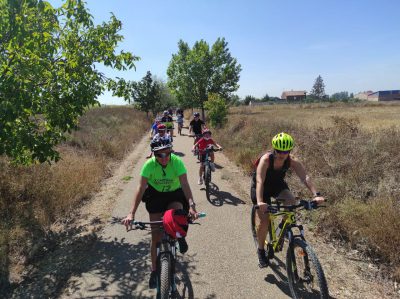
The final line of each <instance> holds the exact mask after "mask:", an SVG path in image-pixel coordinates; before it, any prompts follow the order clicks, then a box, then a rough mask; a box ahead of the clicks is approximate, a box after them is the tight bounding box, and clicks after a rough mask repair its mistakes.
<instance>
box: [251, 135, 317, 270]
mask: <svg viewBox="0 0 400 299" xmlns="http://www.w3.org/2000/svg"><path fill="white" fill-rule="evenodd" d="M293 147H294V140H293V138H292V136H290V135H289V134H287V133H283V132H282V133H279V134H277V135H275V136H274V137H273V138H272V150H271V151H268V152H267V153H265V154H264V155H262V156H261V157H260V158H259V161H258V165H257V170H256V180H255V183H256V186H255V194H254V195H252V201H253V203H254V204H257V205H259V207H260V208H259V210H258V212H257V216H258V218H259V222H260V225H259V226H258V231H257V237H258V251H257V256H258V261H259V266H260V267H266V266H268V258H267V256H266V253H265V249H264V244H265V239H266V236H267V232H268V226H269V217H268V213H266V212H267V208H268V205H270V204H271V197H274V198H275V199H276V200H282V201H283V203H284V205H293V204H295V203H296V199H295V196H294V195H293V194H292V192H290V190H289V187H288V185H287V183H286V182H285V180H284V178H285V175H286V172H287V171H288V170H289V169H293V170H294V172H295V173H296V175H297V176H298V177H299V178H300V180H301V182H303V183H304V185H305V186H306V187H307V188H308V189H309V190H310V191H311V192H312V194H313V196H314V199H313V200H314V201H315V202H316V203H317V204H318V203H321V202H323V201H324V200H325V199H324V198H323V197H322V196H321V194H320V193H319V192H318V191H317V190H318V189H317V188H316V187H315V185H314V184H313V182H312V181H311V178H310V176H308V175H307V173H306V171H305V169H304V166H303V164H302V163H301V162H300V161H299V160H297V159H296V158H295V157H293V156H292V155H291V154H290V152H291V150H292V149H293ZM252 193H253V192H252Z"/></svg>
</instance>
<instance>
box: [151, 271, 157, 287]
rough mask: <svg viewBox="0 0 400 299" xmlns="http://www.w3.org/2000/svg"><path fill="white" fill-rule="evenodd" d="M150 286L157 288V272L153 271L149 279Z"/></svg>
mask: <svg viewBox="0 0 400 299" xmlns="http://www.w3.org/2000/svg"><path fill="white" fill-rule="evenodd" d="M149 288H150V289H155V288H157V272H156V271H151V274H150V279H149Z"/></svg>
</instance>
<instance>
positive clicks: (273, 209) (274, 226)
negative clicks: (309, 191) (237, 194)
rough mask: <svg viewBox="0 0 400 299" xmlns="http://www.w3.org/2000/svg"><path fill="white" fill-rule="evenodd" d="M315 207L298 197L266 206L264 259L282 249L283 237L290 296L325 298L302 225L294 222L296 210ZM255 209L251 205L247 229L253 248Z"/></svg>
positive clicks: (325, 286) (321, 277) (325, 288)
mask: <svg viewBox="0 0 400 299" xmlns="http://www.w3.org/2000/svg"><path fill="white" fill-rule="evenodd" d="M318 207H319V206H317V204H316V203H315V202H312V201H310V200H300V203H299V204H297V205H291V206H283V205H281V204H280V203H279V202H274V203H273V204H272V205H269V206H268V212H267V213H269V231H268V236H267V240H266V241H265V243H266V246H267V252H268V258H269V259H272V258H274V256H275V253H276V252H279V251H282V250H283V245H284V242H285V239H287V240H288V242H289V245H288V248H287V252H286V271H287V275H288V281H289V288H290V293H291V294H292V298H329V291H328V284H327V282H326V279H325V274H324V271H323V270H322V266H321V263H320V262H319V260H318V258H317V255H316V254H315V251H314V249H313V248H312V247H311V246H310V245H309V244H308V243H307V241H306V239H305V237H304V229H303V226H302V225H299V224H297V222H296V210H300V209H306V210H313V209H316V208H318ZM258 208H259V207H258V206H257V205H254V206H253V208H252V210H251V232H252V235H253V238H254V243H255V245H256V247H257V248H258V238H257V224H256V217H255V214H256V210H257V209H258ZM282 216H286V220H281V221H279V220H280V219H281V218H282ZM278 222H280V224H278ZM293 229H297V230H298V233H297V234H294V232H293Z"/></svg>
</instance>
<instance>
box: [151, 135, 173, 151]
mask: <svg viewBox="0 0 400 299" xmlns="http://www.w3.org/2000/svg"><path fill="white" fill-rule="evenodd" d="M150 148H151V151H152V152H158V151H161V150H163V149H167V148H172V143H171V140H170V139H169V138H168V139H164V138H158V139H155V140H153V141H152V142H151V143H150Z"/></svg>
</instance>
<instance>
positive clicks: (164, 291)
mask: <svg viewBox="0 0 400 299" xmlns="http://www.w3.org/2000/svg"><path fill="white" fill-rule="evenodd" d="M205 216H206V214H205V213H199V218H203V217H205ZM188 219H189V224H193V222H192V220H191V218H190V217H188ZM132 225H134V226H135V227H136V229H140V230H150V226H153V225H155V226H158V227H159V229H160V230H162V232H163V234H162V238H161V241H160V242H159V243H157V297H156V298H157V299H169V298H174V296H175V295H176V292H177V286H176V282H175V273H176V271H175V262H176V252H177V249H178V246H179V244H178V241H177V239H174V238H172V237H171V236H170V235H168V234H167V233H166V232H165V230H164V226H163V221H162V220H160V221H148V222H142V221H132Z"/></svg>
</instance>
